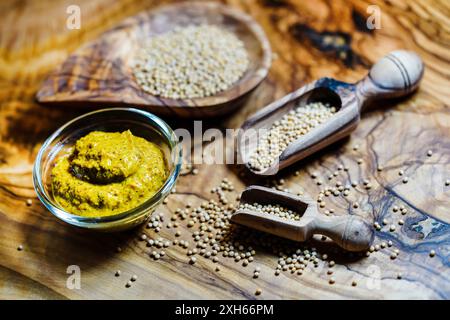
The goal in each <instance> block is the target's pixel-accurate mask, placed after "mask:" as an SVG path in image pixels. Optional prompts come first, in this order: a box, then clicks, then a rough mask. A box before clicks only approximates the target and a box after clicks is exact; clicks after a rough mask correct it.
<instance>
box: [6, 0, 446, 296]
mask: <svg viewBox="0 0 450 320" xmlns="http://www.w3.org/2000/svg"><path fill="white" fill-rule="evenodd" d="M72 2H73V1H63V0H60V1H33V2H31V1H30V2H29V3H23V2H17V1H3V2H2V4H0V35H1V36H0V88H1V90H0V298H2V299H13V298H38V299H40V298H45V299H55V298H56V299H65V298H70V299H82V298H89V299H91V298H94V299H104V298H121V299H132V298H144V299H167V298H180V299H183V298H184V299H192V298H214V299H225V298H231V299H244V298H250V299H252V298H261V299H271V298H273V299H281V298H286V299H306V298H313V299H341V298H344V299H352V298H369V299H381V298H406V299H412V298H437V299H449V298H450V268H449V266H450V260H449V252H450V225H449V223H450V211H449V204H450V187H449V186H445V180H446V179H450V144H449V143H448V141H449V138H450V111H449V105H448V101H449V98H450V95H449V89H448V88H449V85H450V81H449V79H450V74H449V70H450V68H449V66H450V50H449V46H450V23H449V20H448V16H449V15H450V7H449V4H448V1H445V0H440V1H425V0H420V1H414V2H412V1H406V0H395V1H394V0H391V1H385V2H383V1H370V2H369V1H361V0H351V1H331V0H328V1H312V0H311V1H294V0H291V1H288V0H276V1H275V0H261V1H256V0H255V1H247V0H229V1H226V2H227V3H229V4H230V5H233V6H235V7H237V8H240V9H242V10H243V11H245V12H247V13H249V14H251V15H252V16H253V17H254V18H255V19H256V20H257V21H258V22H259V23H260V24H261V25H262V27H263V28H264V30H265V31H266V33H267V35H268V37H269V40H270V42H271V45H272V49H273V51H274V53H275V57H274V61H273V64H272V68H271V70H270V74H269V77H268V78H267V79H266V80H265V81H264V82H263V84H262V85H261V86H260V87H259V88H258V89H257V91H256V92H255V93H254V94H253V95H252V97H251V99H250V101H248V103H247V104H246V105H245V106H244V107H242V108H241V109H240V110H238V111H237V112H236V113H234V114H232V115H231V116H230V117H227V118H225V119H221V121H220V122H219V121H215V122H214V121H210V122H208V125H211V126H218V127H220V128H237V127H238V126H239V125H240V124H241V123H242V121H243V120H244V119H245V118H246V117H247V116H249V115H250V114H252V113H253V112H255V111H256V110H257V109H259V108H261V107H263V106H264V105H266V104H268V103H269V102H271V101H273V100H274V99H276V98H279V97H281V96H283V95H284V94H286V93H287V92H289V91H292V90H294V89H296V88H298V87H300V86H302V85H304V84H305V83H307V82H309V81H311V80H313V79H316V78H319V77H323V76H330V77H334V78H337V79H339V80H343V81H349V82H351V81H356V80H357V79H359V78H360V77H361V76H363V75H364V74H365V73H366V70H367V68H368V67H369V66H370V65H371V64H372V63H374V62H375V61H376V60H377V59H378V58H380V57H381V56H383V55H384V54H386V53H387V52H389V51H391V50H394V49H399V48H406V49H411V50H415V51H416V52H418V53H419V54H420V55H421V57H422V58H423V60H424V62H425V65H426V71H425V75H424V79H423V81H422V84H421V87H420V89H419V91H418V92H417V93H416V94H414V95H413V96H412V97H410V98H408V99H404V100H401V101H396V102H391V103H378V104H377V105H376V106H375V108H373V109H371V110H370V111H369V112H367V113H365V114H364V115H363V118H362V121H361V124H360V126H359V128H358V129H357V131H356V132H355V133H354V134H353V135H352V136H351V138H350V139H348V140H345V141H343V142H342V143H340V144H338V145H336V146H334V147H332V148H329V149H327V150H325V151H324V152H322V153H320V154H318V155H317V156H314V157H311V158H309V159H307V160H305V161H303V162H302V163H299V164H298V165H296V166H295V167H294V168H292V169H290V170H288V171H285V172H283V173H282V174H281V175H280V176H279V178H284V179H285V180H286V182H285V186H286V187H289V188H291V189H292V190H293V191H299V190H305V191H307V192H308V193H310V194H311V195H313V196H316V195H317V194H318V192H319V190H320V188H322V187H323V186H317V185H316V184H315V182H314V181H313V179H311V178H310V173H311V172H313V171H318V172H319V173H320V175H321V176H323V177H324V178H323V179H324V180H325V181H326V180H327V177H328V175H330V174H332V173H333V172H334V171H336V168H337V167H338V165H340V164H342V165H347V166H349V168H350V169H349V171H348V172H345V174H342V173H340V175H339V176H338V178H337V180H342V181H343V182H347V183H348V182H349V181H350V180H352V181H353V180H359V181H362V180H363V179H366V178H367V179H370V181H371V183H372V185H373V187H372V188H371V189H370V190H366V189H364V188H363V187H362V186H361V184H360V185H359V186H358V187H357V188H356V189H355V190H352V192H351V194H350V195H349V197H348V198H344V197H330V198H327V208H325V209H330V208H334V209H335V212H336V214H347V213H349V212H350V213H355V214H359V215H361V216H364V217H366V218H368V219H370V220H372V221H374V220H375V219H376V220H377V221H380V222H381V221H382V220H383V219H388V220H389V224H395V225H396V231H395V232H390V231H389V230H388V227H386V226H383V229H382V230H381V231H379V232H377V236H376V244H380V243H381V242H382V241H386V242H387V241H392V242H393V247H390V248H385V249H381V250H380V251H378V252H374V253H372V254H370V256H369V257H367V258H365V257H364V258H351V257H349V256H348V255H346V256H339V254H334V255H333V250H332V249H331V248H332V247H331V246H328V245H326V246H325V249H320V250H323V252H331V253H330V255H331V256H333V257H334V258H333V259H335V261H336V266H335V267H333V269H334V274H333V277H335V280H336V282H335V283H334V284H333V285H331V284H329V278H330V275H328V274H327V270H328V267H327V266H326V265H323V264H322V263H321V264H320V266H319V268H316V269H314V268H313V269H312V270H309V271H308V272H305V273H304V274H303V275H301V276H298V275H292V274H290V273H289V272H283V273H282V274H281V275H279V276H278V277H276V276H274V269H275V267H276V264H277V258H276V257H275V256H273V255H272V254H270V253H268V252H266V251H264V250H263V249H259V248H256V251H257V253H256V256H255V261H254V262H252V263H251V264H250V265H249V266H247V267H243V266H242V265H241V264H238V263H235V262H234V261H233V260H231V259H225V258H223V257H222V256H221V255H219V257H220V259H219V262H218V265H220V268H221V270H220V271H219V272H215V271H214V270H215V266H216V264H215V263H213V262H212V261H211V259H205V258H203V257H199V258H198V262H197V263H196V264H195V265H190V264H189V263H188V260H189V258H188V257H187V255H186V250H185V249H182V248H180V247H175V246H171V247H169V248H168V249H167V250H166V252H167V254H166V256H165V257H164V258H163V259H161V260H159V261H154V260H152V259H151V258H149V256H148V252H149V250H150V249H149V248H147V247H146V246H145V244H144V242H142V241H139V239H138V237H139V235H140V234H141V233H142V232H143V231H144V232H146V233H147V234H148V235H149V236H150V237H159V236H162V237H164V238H167V239H172V240H173V239H174V230H173V229H167V228H165V227H164V228H163V230H162V231H161V232H160V235H155V234H154V233H153V232H150V231H148V230H147V229H145V228H142V230H133V231H130V232H127V233H122V234H93V233H89V232H85V231H83V230H78V229H75V228H73V227H70V226H68V225H66V224H64V223H62V222H60V221H58V220H57V219H56V218H55V217H53V216H52V215H51V214H50V213H49V212H48V211H47V210H46V209H45V208H44V207H43V205H41V204H40V202H39V201H38V200H37V198H36V195H35V193H34V190H33V185H32V180H31V171H32V164H33V161H34V159H35V156H36V153H37V151H38V150H39V147H40V145H41V144H42V142H43V140H44V139H45V138H46V137H47V136H48V135H49V134H50V133H51V132H53V131H54V130H55V129H57V128H58V127H59V126H60V125H62V124H63V123H65V122H66V121H67V120H69V119H71V118H73V117H74V116H76V115H78V114H80V113H82V112H83V111H77V110H73V109H72V110H71V109H67V108H63V107H46V106H41V105H38V104H36V103H35V102H34V96H35V93H36V91H37V90H38V88H39V86H40V85H41V83H42V81H43V80H44V78H45V77H46V76H47V75H48V73H49V72H50V71H51V70H52V69H53V68H54V67H55V66H57V65H58V64H59V63H61V62H62V61H63V60H64V59H65V58H66V57H67V56H68V54H69V53H70V52H72V51H73V50H75V49H76V48H77V47H79V46H80V45H81V44H83V43H85V42H87V41H89V40H92V39H95V38H96V37H97V36H98V35H99V34H101V32H103V31H104V30H106V29H108V28H110V27H111V26H113V25H114V24H116V23H118V22H120V21H121V20H122V19H123V18H125V17H127V16H130V15H133V14H135V13H138V12H139V11H141V10H143V9H148V7H149V6H150V3H152V5H155V6H156V5H158V4H160V2H164V1H133V0H122V1H112V0H99V1H87V0H80V1H78V2H77V3H78V4H79V5H80V7H81V13H82V27H81V29H80V30H68V29H67V28H66V27H65V23H66V18H67V14H66V8H67V6H68V5H70V4H72ZM373 2H374V3H375V4H376V5H378V6H379V8H380V9H381V29H379V30H368V29H367V28H366V24H365V21H366V17H367V15H368V14H367V13H366V9H367V7H368V5H370V4H373ZM324 32H330V33H324ZM327 36H328V37H331V40H332V43H333V44H332V45H328V46H326V45H324V41H329V40H330V38H327V39H328V40H324V39H325V38H326V37H327ZM168 120H169V121H170V122H171V123H172V125H173V126H174V127H178V126H180V124H179V122H177V121H173V120H172V119H168ZM355 145H359V148H358V149H357V150H354V149H353V147H354V146H355ZM428 149H431V150H433V155H432V156H431V157H428V156H427V150H428ZM358 158H362V159H363V163H362V165H358V164H357V162H356V160H357V159H358ZM378 165H381V166H383V167H384V169H383V170H382V171H377V166H378ZM196 167H197V168H198V169H199V174H198V175H191V174H189V175H185V176H182V177H181V178H180V179H179V182H178V185H177V189H176V193H175V194H173V195H170V196H169V198H168V199H169V201H168V203H167V205H165V206H162V207H161V208H160V209H159V211H160V212H162V213H164V214H165V216H167V217H169V216H170V214H171V212H173V211H174V210H175V209H176V208H178V207H183V206H184V205H185V204H186V203H187V202H192V204H193V205H194V206H197V205H199V204H200V203H201V202H202V201H203V200H205V199H210V198H212V197H214V195H212V194H211V193H210V189H211V188H213V187H214V186H217V185H218V184H220V181H221V180H222V179H223V178H224V177H227V178H228V179H229V180H231V181H232V182H233V183H234V185H235V187H236V191H234V192H232V193H231V196H229V198H230V199H233V198H234V197H235V196H236V195H237V192H238V191H241V190H242V189H243V188H244V186H245V185H246V184H249V183H250V181H249V180H248V179H247V178H245V177H243V176H241V175H240V174H239V171H238V170H236V169H235V167H234V166H226V165H198V166H196ZM297 170H298V171H299V174H298V175H294V172H295V171H297ZM399 170H404V171H405V175H406V176H408V177H409V182H408V183H406V184H404V183H402V177H400V176H399V175H398V172H399ZM27 199H32V204H31V205H29V206H28V205H27V203H26V202H27ZM354 201H357V202H358V203H359V204H360V207H359V208H358V209H354V208H352V206H351V203H352V202H354ZM395 205H396V206H401V205H403V206H405V207H406V208H407V210H408V213H407V214H406V215H404V216H402V215H401V214H400V213H398V212H396V213H394V212H393V210H392V208H393V206H395ZM399 219H403V220H404V222H405V223H404V225H402V226H401V225H398V224H397V221H398V220H399ZM179 229H180V230H181V233H182V236H181V238H182V239H189V241H190V242H192V240H191V239H192V238H191V237H190V235H191V233H192V232H193V231H192V230H190V229H188V228H186V222H182V223H180V227H179ZM19 245H22V246H23V250H22V251H19V250H17V248H18V246H19ZM118 246H120V247H121V248H122V251H121V252H116V248H117V247H118ZM394 248H398V250H399V251H400V253H399V256H398V257H397V258H396V259H395V260H391V259H390V255H391V252H393V250H394ZM430 250H435V251H436V256H435V257H433V258H432V257H430V256H429V252H430ZM70 265H78V266H79V267H80V269H81V289H73V290H71V289H69V288H68V287H67V286H66V281H67V279H68V276H69V275H68V274H67V268H68V266H70ZM257 266H258V267H260V268H261V274H260V277H259V278H258V279H253V278H252V276H253V271H254V269H255V267H257ZM116 270H121V272H122V274H121V276H120V277H115V276H114V273H115V271H116ZM398 273H401V274H402V276H401V279H397V276H398ZM133 274H136V275H137V276H138V280H137V281H136V282H135V283H133V285H132V286H131V288H125V283H126V282H127V281H128V280H129V279H130V277H131V276H132V275H133ZM353 280H355V281H357V286H356V287H353V286H352V285H351V283H352V281H353ZM256 288H261V289H262V294H261V295H260V296H258V297H256V296H255V295H254V292H255V289H256Z"/></svg>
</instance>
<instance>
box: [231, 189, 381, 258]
mask: <svg viewBox="0 0 450 320" xmlns="http://www.w3.org/2000/svg"><path fill="white" fill-rule="evenodd" d="M240 203H241V204H245V203H248V204H253V203H259V204H262V205H266V204H272V205H273V204H279V205H281V206H283V207H285V208H287V209H290V210H292V211H294V212H297V213H298V214H300V215H301V216H302V217H301V218H300V220H298V221H297V220H292V219H286V218H281V217H278V216H276V215H273V214H269V213H264V212H258V211H253V210H247V209H239V210H237V211H236V212H235V213H234V215H233V216H232V217H231V221H232V222H234V223H237V224H241V225H244V226H247V227H249V228H254V229H257V230H260V231H263V232H267V233H271V234H274V235H276V236H279V237H283V238H287V239H291V240H294V241H306V240H308V239H310V238H311V237H312V236H313V235H314V234H321V235H325V236H327V237H330V238H331V239H332V240H333V241H334V242H336V243H337V244H338V245H339V246H340V247H342V248H344V249H345V250H348V251H363V250H367V249H368V248H369V247H370V245H371V243H372V241H373V238H374V230H373V228H372V227H371V226H370V225H369V224H368V223H367V222H366V221H364V220H363V219H362V218H360V217H358V216H354V215H345V216H333V217H329V216H324V215H322V214H320V213H319V211H318V209H317V205H316V203H315V201H314V200H312V199H311V198H310V197H308V196H295V195H293V194H290V193H286V192H281V191H277V190H274V189H270V188H265V187H260V186H250V187H248V188H247V189H245V191H244V192H243V193H242V195H241V200H240Z"/></svg>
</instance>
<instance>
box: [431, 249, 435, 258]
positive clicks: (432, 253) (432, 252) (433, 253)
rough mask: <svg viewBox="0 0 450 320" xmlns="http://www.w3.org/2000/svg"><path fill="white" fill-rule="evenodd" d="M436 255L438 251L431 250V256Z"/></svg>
mask: <svg viewBox="0 0 450 320" xmlns="http://www.w3.org/2000/svg"><path fill="white" fill-rule="evenodd" d="M435 255H436V251H434V250H431V251H430V257H431V258H433V257H434V256H435Z"/></svg>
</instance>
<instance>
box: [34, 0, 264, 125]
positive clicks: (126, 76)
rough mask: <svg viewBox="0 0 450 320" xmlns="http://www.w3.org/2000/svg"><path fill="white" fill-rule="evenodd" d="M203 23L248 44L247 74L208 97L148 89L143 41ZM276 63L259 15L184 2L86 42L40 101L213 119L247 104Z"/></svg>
mask: <svg viewBox="0 0 450 320" xmlns="http://www.w3.org/2000/svg"><path fill="white" fill-rule="evenodd" d="M199 24H210V25H215V26H219V27H220V28H223V29H225V30H228V31H230V32H232V33H234V34H235V35H236V36H237V37H238V38H239V39H240V40H241V41H242V42H243V43H244V45H245V48H246V50H247V53H248V56H249V60H250V65H249V67H248V69H247V71H246V72H245V74H244V75H243V76H242V78H241V79H240V80H239V81H237V82H236V83H235V84H233V85H232V86H231V87H230V88H228V89H227V90H225V91H222V92H219V93H217V94H216V95H213V96H209V97H205V98H193V99H169V98H163V97H159V96H153V95H151V94H149V93H147V92H145V91H143V90H142V88H141V87H140V86H139V85H138V83H137V82H136V80H135V78H134V75H133V72H132V67H131V66H132V65H133V59H134V55H135V53H136V52H137V51H138V50H139V48H140V47H141V46H142V44H143V43H145V42H146V41H148V39H149V38H150V37H153V36H156V35H160V34H163V33H166V32H168V31H171V30H173V29H174V28H176V27H185V26H188V25H199ZM271 63H272V58H271V49H270V44H269V41H268V39H267V37H266V35H265V34H264V31H263V30H262V28H261V27H260V26H259V24H258V23H257V22H256V21H255V20H254V19H253V18H251V17H250V16H248V15H246V14H244V13H242V12H241V11H239V10H237V9H234V8H232V7H229V6H226V5H223V4H220V3H214V2H203V1H184V2H181V3H175V4H171V5H165V6H162V7H158V8H156V9H154V10H150V11H144V12H141V13H139V14H137V15H135V16H133V17H130V18H127V19H125V20H124V21H123V22H121V23H120V24H119V25H117V26H116V27H114V28H112V29H110V30H108V31H107V32H105V33H104V34H102V35H101V36H100V37H99V38H97V39H95V40H93V41H92V42H89V43H87V44H85V45H83V46H82V47H81V48H79V49H78V50H77V51H76V52H74V53H73V54H71V55H70V56H69V57H68V58H67V60H66V61H64V63H63V64H62V65H61V66H60V67H59V68H58V69H57V70H55V72H54V73H53V74H51V75H50V76H49V78H48V79H47V80H45V82H44V83H43V85H42V87H41V88H40V90H39V92H38V93H37V95H36V99H37V101H38V102H40V103H46V104H50V105H61V106H76V107H85V108H98V107H100V106H101V107H104V106H105V105H108V106H123V105H124V104H126V105H129V106H133V107H140V108H143V109H147V110H149V111H151V112H153V113H156V114H159V115H165V116H178V117H185V118H198V117H212V116H218V115H222V114H225V113H229V112H231V111H232V110H234V109H236V108H238V107H239V106H241V105H242V104H243V102H244V101H245V100H246V99H247V98H248V97H249V95H250V93H251V92H252V91H253V90H254V89H255V88H256V87H257V86H258V85H259V84H260V83H261V81H262V80H263V79H264V78H265V77H266V75H267V73H268V71H269V68H270V65H271Z"/></svg>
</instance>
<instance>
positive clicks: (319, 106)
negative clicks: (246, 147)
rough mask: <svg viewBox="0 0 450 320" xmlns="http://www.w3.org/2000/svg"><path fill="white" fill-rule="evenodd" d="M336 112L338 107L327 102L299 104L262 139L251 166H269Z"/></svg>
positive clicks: (256, 168) (254, 167) (259, 169)
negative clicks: (289, 146) (289, 147)
mask: <svg viewBox="0 0 450 320" xmlns="http://www.w3.org/2000/svg"><path fill="white" fill-rule="evenodd" d="M334 113H336V108H335V107H332V106H330V105H329V104H327V103H322V102H312V103H308V104H307V105H305V106H298V107H297V108H295V109H293V110H291V111H290V112H288V113H287V114H286V115H284V116H283V117H282V118H281V119H280V120H277V121H275V122H274V123H273V124H272V126H271V127H270V128H269V130H268V133H267V135H265V136H264V137H263V138H262V139H261V140H260V141H258V146H257V147H256V150H255V152H254V153H253V154H252V155H251V156H250V160H249V166H250V167H251V168H253V169H254V170H258V171H261V170H264V169H267V168H269V167H270V166H271V165H272V164H273V163H274V162H275V161H276V160H277V159H278V157H279V156H280V154H281V153H282V152H283V151H284V150H285V149H286V147H287V146H288V145H289V144H290V143H292V142H294V141H295V140H297V139H299V138H300V137H301V136H303V135H305V134H307V133H308V132H310V131H311V130H312V129H314V128H315V127H317V126H319V125H320V124H322V123H323V122H325V121H326V120H327V119H328V118H330V117H331V116H332V115H333V114H334Z"/></svg>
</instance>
